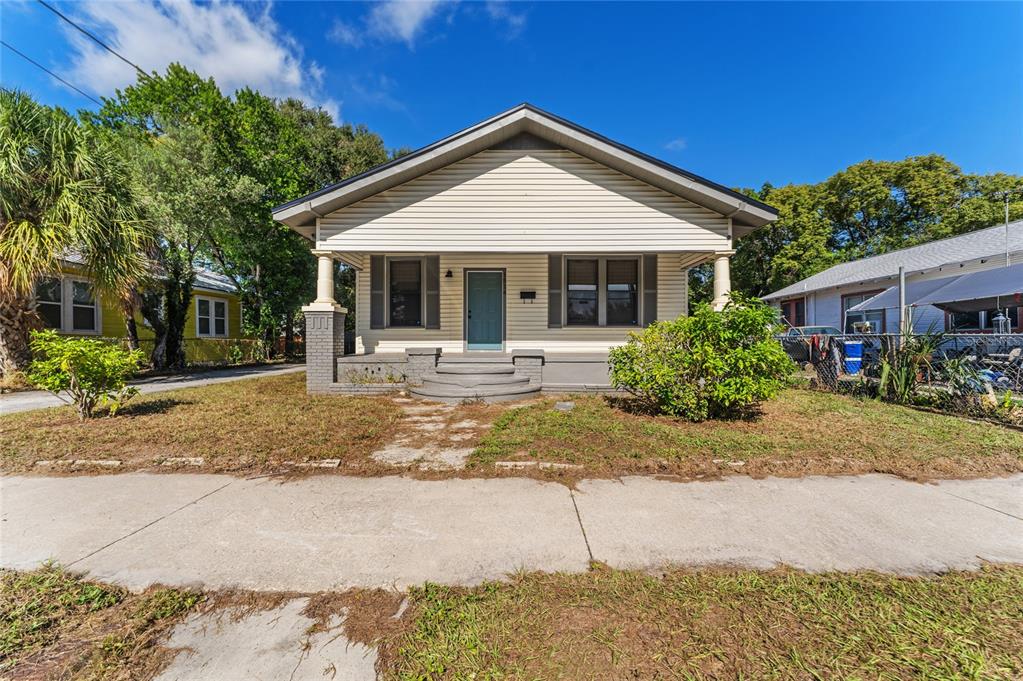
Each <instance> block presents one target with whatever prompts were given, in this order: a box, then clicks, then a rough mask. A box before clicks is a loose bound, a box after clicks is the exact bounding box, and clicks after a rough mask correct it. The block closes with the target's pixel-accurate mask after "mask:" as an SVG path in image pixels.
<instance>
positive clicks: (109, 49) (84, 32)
mask: <svg viewBox="0 0 1023 681" xmlns="http://www.w3.org/2000/svg"><path fill="white" fill-rule="evenodd" d="M36 2H38V3H39V4H40V5H42V6H43V7H45V8H46V9H48V10H50V11H51V12H53V13H54V14H56V15H57V16H58V17H60V18H61V19H63V20H64V21H66V22H67V23H69V24H70V25H71V26H73V27H74V28H75V29H77V30H78V31H79V32H80V33H81V34H82V35H84V36H85V37H87V38H89V39H90V40H92V41H93V42H95V43H96V44H97V45H99V46H100V47H102V48H103V49H104V50H106V51H107V52H109V53H110V54H112V55H114V56H115V57H117V58H118V59H120V60H121V61H123V62H124V63H125V64H127V65H128V66H130V67H132V68H133V69H135V70H136V71H137V72H138V73H139V75H141V76H143V77H144V76H146V75H148V74H147V73H146V72H145V71H144V70H143V69H142V67H141V66H139V65H138V64H136V63H135V62H133V61H131V60H130V59H128V58H127V57H124V56H122V55H121V54H120V53H118V52H117V51H115V50H114V48H112V47H110V46H109V45H107V44H106V43H105V42H103V41H102V40H100V39H99V38H97V37H96V36H94V35H93V34H92V33H90V32H89V31H87V30H85V29H84V28H82V27H81V26H79V25H78V24H76V23H75V22H74V21H72V20H71V19H69V18H68V17H67V16H66V15H64V14H63V13H61V12H60V11H59V10H57V8H55V7H54V6H53V5H50V4H48V3H46V2H43V0H36Z"/></svg>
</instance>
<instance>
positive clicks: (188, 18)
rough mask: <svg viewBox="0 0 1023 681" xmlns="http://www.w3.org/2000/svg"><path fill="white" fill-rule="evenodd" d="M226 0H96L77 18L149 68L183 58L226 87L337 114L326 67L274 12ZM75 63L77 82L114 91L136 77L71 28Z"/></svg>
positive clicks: (96, 89) (73, 76)
mask: <svg viewBox="0 0 1023 681" xmlns="http://www.w3.org/2000/svg"><path fill="white" fill-rule="evenodd" d="M249 7H251V5H249V6H246V7H243V6H240V5H235V4H230V3H227V2H223V1H222V0H214V2H212V3H203V4H199V3H197V2H194V1H193V0H139V1H137V2H130V3H122V2H103V1H101V0H89V1H88V2H82V3H78V4H76V5H74V12H75V13H74V16H73V18H74V19H75V20H76V21H78V22H79V23H82V24H83V25H85V26H86V27H87V28H89V29H91V30H92V31H93V32H94V33H97V34H98V35H99V36H100V38H102V39H103V40H104V42H107V43H108V44H109V45H110V46H111V47H113V48H114V49H115V50H117V51H118V52H120V53H121V54H123V55H124V56H125V57H127V58H128V59H130V60H131V61H133V62H135V63H136V64H138V65H139V66H141V67H142V68H143V69H144V70H146V71H159V72H162V71H163V70H164V69H165V68H166V67H167V65H168V64H170V63H171V62H180V63H181V64H184V65H185V66H186V67H188V68H190V69H192V70H194V71H195V72H197V73H199V74H200V75H202V76H204V77H206V76H212V77H213V78H214V80H216V82H217V85H219V86H220V88H221V90H223V91H224V92H225V93H228V94H230V93H233V92H234V91H235V90H237V89H238V88H242V87H246V86H248V87H252V88H254V89H256V90H259V91H260V92H262V93H263V94H266V95H270V96H272V97H298V98H300V99H303V100H305V101H307V102H309V103H311V104H318V105H320V106H322V107H324V108H325V109H326V110H327V111H328V112H330V114H331V115H332V116H334V117H335V119H336V118H337V117H338V114H339V104H338V103H337V102H336V101H334V100H330V99H326V98H324V97H322V96H320V93H319V92H318V90H319V88H320V84H321V82H322V79H323V68H322V67H321V66H319V65H318V64H316V63H315V62H312V61H309V62H307V61H305V60H304V59H303V56H302V50H301V46H300V45H299V44H298V42H297V41H296V40H295V39H294V38H292V37H291V36H290V35H289V34H288V33H287V32H286V31H284V30H283V29H282V28H281V26H280V25H279V24H278V23H277V22H276V21H274V20H273V18H272V17H271V16H270V12H269V10H270V6H269V5H263V6H262V8H261V11H259V12H251V11H248V8H249ZM66 32H67V35H68V38H69V40H70V42H71V45H72V49H73V55H72V60H73V63H72V65H71V66H70V67H69V69H67V70H66V73H67V74H68V75H69V76H70V78H69V79H70V80H71V81H72V82H75V83H82V84H84V85H85V86H86V87H87V88H88V89H90V90H92V91H93V92H95V93H97V94H101V95H107V96H109V95H110V94H111V93H112V92H113V90H114V89H115V88H122V87H124V86H126V85H129V84H131V83H133V82H135V79H136V78H135V72H134V69H132V68H131V67H130V66H128V65H127V64H125V63H124V62H123V61H121V60H120V59H118V58H117V57H116V56H114V55H112V54H110V53H109V52H107V51H106V50H104V49H103V48H101V47H100V46H99V45H97V44H96V43H94V42H92V41H91V40H89V39H88V38H86V37H85V36H83V35H82V34H81V33H79V32H78V31H75V30H74V29H73V28H71V27H66Z"/></svg>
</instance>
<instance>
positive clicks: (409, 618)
mask: <svg viewBox="0 0 1023 681" xmlns="http://www.w3.org/2000/svg"><path fill="white" fill-rule="evenodd" d="M411 597H412V606H411V607H410V609H409V613H408V614H407V615H406V618H405V619H404V621H405V622H406V630H405V631H404V632H402V633H401V634H400V635H398V636H394V637H392V638H390V639H389V640H388V641H387V642H386V643H385V644H384V645H383V650H382V651H381V652H382V657H381V664H380V667H379V669H380V671H381V672H382V675H383V677H384V678H388V679H425V678H430V679H466V678H474V679H498V678H500V679H594V678H621V679H625V678H629V679H653V678H665V679H666V678H679V679H704V678H708V679H736V678H743V679H746V678H749V679H811V678H813V679H828V678H875V679H876V678H885V679H917V678H929V679H955V678H986V679H1018V678H1020V677H1021V675H1023V568H1019V567H990V568H987V569H985V570H983V571H981V572H975V573H949V574H945V575H942V576H938V577H928V578H896V577H891V576H883V575H878V574H873V573H860V574H818V575H811V574H807V573H802V572H795V571H790V570H775V571H771V572H766V573H765V572H748V571H723V570H722V571H713V570H712V571H700V572H690V571H677V572H669V573H667V574H664V575H662V576H659V577H655V576H650V575H647V574H641V573H636V572H621V571H614V570H609V569H606V568H602V567H599V566H597V567H596V568H595V569H594V570H592V571H591V572H589V573H587V574H583V575H564V574H554V575H545V574H528V575H520V576H517V577H516V578H514V580H513V581H512V582H511V583H488V584H484V585H482V586H479V587H475V588H468V589H467V588H454V587H443V586H436V585H427V586H425V587H422V588H417V589H413V590H412V595H411Z"/></svg>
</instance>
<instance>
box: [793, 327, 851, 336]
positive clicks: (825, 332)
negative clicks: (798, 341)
mask: <svg viewBox="0 0 1023 681" xmlns="http://www.w3.org/2000/svg"><path fill="white" fill-rule="evenodd" d="M785 335H786V336H841V335H842V332H841V331H839V330H838V329H836V328H835V327H833V326H793V327H792V328H791V329H789V330H788V331H787V332H786V334H785Z"/></svg>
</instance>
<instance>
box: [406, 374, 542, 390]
mask: <svg viewBox="0 0 1023 681" xmlns="http://www.w3.org/2000/svg"><path fill="white" fill-rule="evenodd" d="M423 383H424V384H427V383H436V384H443V385H460V386H463V387H469V386H477V385H493V386H498V385H516V384H519V383H529V377H528V376H516V375H515V374H505V373H500V374H489V373H488V374H437V375H436V376H427V377H425V378H424V379H423Z"/></svg>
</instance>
